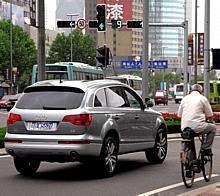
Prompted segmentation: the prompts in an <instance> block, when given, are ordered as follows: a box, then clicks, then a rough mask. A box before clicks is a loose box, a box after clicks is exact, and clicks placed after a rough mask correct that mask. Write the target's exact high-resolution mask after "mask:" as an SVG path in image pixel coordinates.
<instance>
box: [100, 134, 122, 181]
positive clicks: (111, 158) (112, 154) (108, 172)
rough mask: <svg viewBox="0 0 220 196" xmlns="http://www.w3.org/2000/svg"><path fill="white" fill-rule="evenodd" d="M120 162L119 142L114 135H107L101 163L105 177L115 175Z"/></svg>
mask: <svg viewBox="0 0 220 196" xmlns="http://www.w3.org/2000/svg"><path fill="white" fill-rule="evenodd" d="M117 163H118V142H117V141H116V139H115V138H114V137H111V136H107V137H106V138H105V140H104V142H103V146H102V150H101V154H100V165H101V169H102V174H103V176H104V177H111V176H113V174H114V172H115V169H116V166H117Z"/></svg>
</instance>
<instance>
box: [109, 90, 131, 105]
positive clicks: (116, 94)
mask: <svg viewBox="0 0 220 196" xmlns="http://www.w3.org/2000/svg"><path fill="white" fill-rule="evenodd" d="M106 96H107V101H108V106H109V107H116V108H118V107H128V106H127V105H126V104H127V102H126V100H125V99H124V97H123V93H122V91H121V87H119V86H114V87H110V88H106Z"/></svg>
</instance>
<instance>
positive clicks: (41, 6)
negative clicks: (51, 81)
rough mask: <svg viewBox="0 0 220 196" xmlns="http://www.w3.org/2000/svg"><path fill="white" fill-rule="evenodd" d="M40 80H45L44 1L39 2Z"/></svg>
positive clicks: (39, 0)
mask: <svg viewBox="0 0 220 196" xmlns="http://www.w3.org/2000/svg"><path fill="white" fill-rule="evenodd" d="M37 8H38V10H37V11H38V80H39V81H41V80H45V21H44V15H45V11H44V0H38V5H37Z"/></svg>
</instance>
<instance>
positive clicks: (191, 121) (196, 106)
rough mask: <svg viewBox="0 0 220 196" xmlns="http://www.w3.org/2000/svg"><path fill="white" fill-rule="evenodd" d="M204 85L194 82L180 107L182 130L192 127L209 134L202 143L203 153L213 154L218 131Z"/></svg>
mask: <svg viewBox="0 0 220 196" xmlns="http://www.w3.org/2000/svg"><path fill="white" fill-rule="evenodd" d="M202 90H203V89H202V86H201V85H199V84H194V85H193V86H192V89H191V93H190V94H188V95H187V96H185V97H184V98H183V99H182V101H181V104H180V106H179V109H178V113H177V115H178V117H180V118H181V130H184V129H185V128H186V127H189V128H191V129H192V130H193V131H194V132H195V133H198V134H207V140H206V142H204V143H203V144H202V151H201V153H202V154H203V155H212V150H211V148H212V143H213V140H214V137H215V133H216V126H215V124H214V120H213V112H212V108H211V106H210V104H209V101H208V100H207V98H206V97H205V96H203V95H202V94H201V93H202Z"/></svg>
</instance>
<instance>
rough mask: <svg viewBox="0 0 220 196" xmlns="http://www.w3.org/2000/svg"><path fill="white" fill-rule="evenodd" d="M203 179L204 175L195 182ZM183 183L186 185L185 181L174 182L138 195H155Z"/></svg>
mask: <svg viewBox="0 0 220 196" xmlns="http://www.w3.org/2000/svg"><path fill="white" fill-rule="evenodd" d="M217 176H219V175H218V174H212V178H214V177H217ZM201 180H204V178H203V177H200V178H195V180H194V182H198V181H201ZM183 185H184V184H183V182H180V183H177V184H172V185H169V186H165V187H162V188H159V189H155V190H152V191H149V192H146V193H142V194H140V195H138V196H149V195H153V194H156V193H160V192H163V191H167V190H169V189H173V188H176V187H179V186H183Z"/></svg>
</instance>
